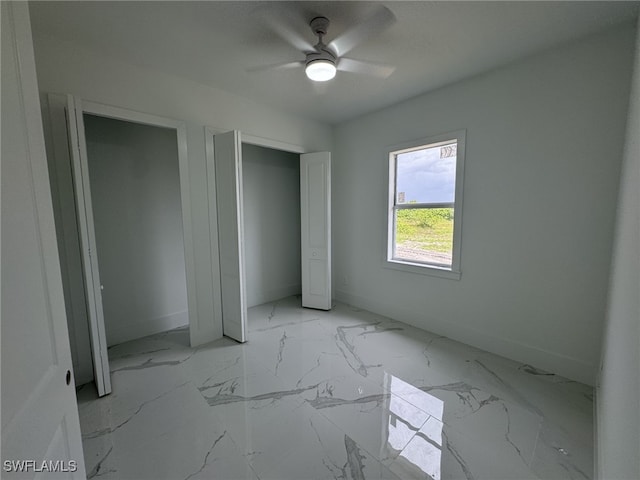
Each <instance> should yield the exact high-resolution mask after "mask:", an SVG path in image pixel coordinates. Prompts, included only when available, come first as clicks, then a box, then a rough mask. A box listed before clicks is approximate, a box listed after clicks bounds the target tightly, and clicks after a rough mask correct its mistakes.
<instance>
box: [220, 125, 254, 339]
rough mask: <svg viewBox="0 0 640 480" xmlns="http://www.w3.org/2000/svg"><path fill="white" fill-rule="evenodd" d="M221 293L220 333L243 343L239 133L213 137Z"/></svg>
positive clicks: (244, 327) (244, 311) (242, 251)
mask: <svg viewBox="0 0 640 480" xmlns="http://www.w3.org/2000/svg"><path fill="white" fill-rule="evenodd" d="M213 143H214V164H215V177H216V182H215V184H216V202H217V210H218V244H219V251H220V288H221V291H222V331H223V333H224V335H226V336H227V337H231V338H233V339H234V340H237V341H238V342H245V341H246V323H247V301H246V282H245V269H244V238H243V236H244V226H243V218H244V213H243V200H242V144H241V139H240V132H238V131H232V132H227V133H221V134H217V135H214V136H213Z"/></svg>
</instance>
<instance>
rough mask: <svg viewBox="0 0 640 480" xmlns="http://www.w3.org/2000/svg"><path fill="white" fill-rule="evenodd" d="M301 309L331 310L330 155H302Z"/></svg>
mask: <svg viewBox="0 0 640 480" xmlns="http://www.w3.org/2000/svg"><path fill="white" fill-rule="evenodd" d="M300 215H301V229H302V231H301V240H302V251H301V256H302V306H303V307H307V308H317V309H320V310H330V309H331V153H329V152H317V153H306V154H303V155H300Z"/></svg>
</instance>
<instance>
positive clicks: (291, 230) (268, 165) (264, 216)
mask: <svg viewBox="0 0 640 480" xmlns="http://www.w3.org/2000/svg"><path fill="white" fill-rule="evenodd" d="M242 175H243V188H244V198H243V200H244V232H245V235H244V238H245V247H244V249H245V269H246V276H247V305H248V306H249V307H252V306H254V305H260V304H262V303H266V302H270V301H272V300H278V299H280V298H283V297H286V296H289V295H295V294H299V293H300V292H301V291H302V286H301V275H302V274H301V266H300V265H301V264H300V156H299V155H297V154H294V153H288V152H282V151H280V150H273V149H271V148H264V147H259V146H255V145H248V144H243V145H242Z"/></svg>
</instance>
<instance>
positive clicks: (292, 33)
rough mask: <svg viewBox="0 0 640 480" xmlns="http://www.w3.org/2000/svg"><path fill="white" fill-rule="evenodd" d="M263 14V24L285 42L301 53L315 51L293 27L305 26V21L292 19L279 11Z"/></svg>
mask: <svg viewBox="0 0 640 480" xmlns="http://www.w3.org/2000/svg"><path fill="white" fill-rule="evenodd" d="M263 12H264V13H263V14H262V18H263V19H264V21H265V23H266V24H267V25H268V26H269V27H270V28H271V29H272V30H273V31H274V33H276V34H277V35H278V36H280V38H282V39H283V40H284V41H285V42H287V43H289V44H290V45H292V46H293V47H294V48H295V49H296V50H299V51H301V52H313V51H315V48H314V46H313V44H312V43H311V42H310V41H309V40H307V39H306V38H305V37H304V36H303V34H302V33H300V32H298V31H297V30H296V29H295V28H294V27H293V25H294V24H300V25H305V23H306V22H305V20H303V19H302V18H299V19H298V18H294V17H293V15H292V14H291V12H286V13H285V12H284V11H283V10H281V9H276V10H265V11H263ZM305 26H306V25H305ZM307 28H308V27H307Z"/></svg>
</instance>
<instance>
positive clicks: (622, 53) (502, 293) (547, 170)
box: [333, 24, 635, 384]
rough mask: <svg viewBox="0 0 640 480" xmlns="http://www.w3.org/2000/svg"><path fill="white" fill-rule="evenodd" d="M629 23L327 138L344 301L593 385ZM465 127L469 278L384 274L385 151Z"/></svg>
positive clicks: (338, 280)
mask: <svg viewBox="0 0 640 480" xmlns="http://www.w3.org/2000/svg"><path fill="white" fill-rule="evenodd" d="M634 31H635V27H634V25H630V24H629V25H626V26H619V27H617V28H616V29H615V30H614V31H609V32H607V33H604V34H600V35H597V36H593V37H589V38H587V39H584V40H582V41H578V42H575V43H572V44H569V45H565V46H561V47H559V48H555V49H553V50H550V51H547V52H544V53H542V54H539V55H536V56H533V57H530V58H526V59H522V60H520V61H518V62H516V63H513V64H511V65H508V66H506V67H503V68H500V69H497V70H495V71H492V72H489V73H487V74H484V75H480V76H477V77H474V78H471V79H468V80H465V81H462V82H460V83H457V84H454V85H451V86H448V87H445V88H442V89H440V90H437V91H434V92H432V93H428V94H425V95H422V96H419V97H416V98H414V99H412V100H410V101H407V102H404V103H401V104H398V105H396V106H393V107H390V108H387V109H384V110H381V111H379V112H376V113H373V114H370V115H367V116H364V117H361V118H358V119H355V120H352V121H349V122H345V123H343V124H340V125H338V126H337V127H336V128H335V130H334V135H335V136H334V144H335V148H334V159H335V161H334V164H333V167H334V168H333V189H334V190H333V204H334V205H335V206H339V208H334V217H333V218H334V222H333V232H334V234H333V242H334V244H333V246H334V252H335V253H334V258H333V268H334V285H335V289H336V292H335V294H336V297H337V298H338V299H340V300H345V301H348V302H351V303H353V304H355V305H357V306H359V307H363V308H367V309H370V310H373V311H376V312H379V313H382V314H385V315H389V316H392V317H394V318H397V319H399V320H402V321H404V322H407V323H410V324H413V325H416V326H418V327H421V328H425V329H427V330H431V331H434V332H436V333H439V334H442V335H446V336H448V337H451V338H454V339H457V340H460V341H463V342H465V343H468V344H471V345H474V346H476V347H479V348H482V349H485V350H488V351H491V352H495V353H498V354H501V355H504V356H506V357H509V358H512V359H515V360H519V361H522V362H526V363H530V364H532V365H536V366H538V367H540V368H543V369H547V370H551V371H553V372H555V373H559V374H563V375H565V376H568V377H570V378H573V379H577V380H581V381H584V382H588V383H591V384H593V383H594V381H595V372H596V369H597V368H596V367H597V365H598V361H599V357H600V343H601V331H602V322H603V318H604V314H605V303H606V292H607V279H608V276H609V266H610V255H611V247H612V237H613V225H614V217H615V208H616V199H617V191H618V179H619V173H620V163H621V158H622V147H623V144H624V133H625V122H626V112H627V106H628V101H629V84H630V82H629V81H630V75H631V65H632V61H631V59H632V52H633V41H634ZM459 129H466V131H467V144H466V170H465V186H464V207H463V220H462V224H463V227H462V253H461V258H462V264H461V268H462V278H461V280H460V281H455V280H447V279H442V278H436V277H429V276H424V275H419V274H411V273H405V272H399V271H396V270H392V269H388V268H385V262H384V251H385V249H384V244H385V236H386V209H387V206H386V201H387V152H388V150H387V148H388V146H390V145H394V144H398V143H402V142H404V141H409V140H412V139H420V138H424V137H427V136H430V135H435V134H440V133H446V132H450V131H454V130H459Z"/></svg>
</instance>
